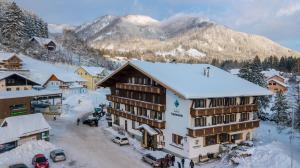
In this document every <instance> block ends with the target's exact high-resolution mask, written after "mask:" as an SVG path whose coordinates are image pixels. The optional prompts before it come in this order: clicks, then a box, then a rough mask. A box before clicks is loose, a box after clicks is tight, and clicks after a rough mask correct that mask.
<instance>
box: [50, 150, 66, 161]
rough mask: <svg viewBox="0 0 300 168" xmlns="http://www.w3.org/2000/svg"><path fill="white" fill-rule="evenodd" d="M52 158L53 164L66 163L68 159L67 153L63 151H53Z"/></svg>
mask: <svg viewBox="0 0 300 168" xmlns="http://www.w3.org/2000/svg"><path fill="white" fill-rule="evenodd" d="M50 158H51V159H52V160H53V162H60V161H65V160H66V159H67V158H66V155H65V152H64V151H63V150H62V149H56V150H53V151H51V152H50Z"/></svg>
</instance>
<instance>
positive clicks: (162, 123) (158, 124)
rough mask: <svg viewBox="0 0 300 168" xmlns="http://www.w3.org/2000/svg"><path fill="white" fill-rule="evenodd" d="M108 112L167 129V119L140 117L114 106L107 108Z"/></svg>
mask: <svg viewBox="0 0 300 168" xmlns="http://www.w3.org/2000/svg"><path fill="white" fill-rule="evenodd" d="M107 112H109V113H111V114H114V115H117V116H120V117H124V118H127V119H129V120H133V121H136V122H139V123H142V124H147V125H149V126H151V127H154V128H159V129H165V121H155V120H152V119H147V118H143V117H139V116H136V115H134V114H130V113H127V112H124V111H120V110H117V109H114V108H111V107H109V108H107Z"/></svg>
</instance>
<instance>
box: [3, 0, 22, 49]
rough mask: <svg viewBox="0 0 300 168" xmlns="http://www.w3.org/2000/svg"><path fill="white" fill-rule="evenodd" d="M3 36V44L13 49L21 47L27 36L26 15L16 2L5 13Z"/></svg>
mask: <svg viewBox="0 0 300 168" xmlns="http://www.w3.org/2000/svg"><path fill="white" fill-rule="evenodd" d="M2 21H3V22H4V24H3V25H2V29H1V34H2V36H3V42H4V43H5V44H7V45H10V46H13V47H19V46H20V44H21V42H22V38H23V37H24V36H25V29H24V15H23V12H22V10H21V9H20V8H19V7H18V6H17V4H16V3H15V2H13V3H11V5H9V6H8V8H7V10H6V11H5V13H4V17H3V20H2Z"/></svg>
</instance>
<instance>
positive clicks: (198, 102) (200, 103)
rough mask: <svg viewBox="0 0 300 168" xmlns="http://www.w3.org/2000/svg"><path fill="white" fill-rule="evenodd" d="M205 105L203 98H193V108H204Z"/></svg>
mask: <svg viewBox="0 0 300 168" xmlns="http://www.w3.org/2000/svg"><path fill="white" fill-rule="evenodd" d="M205 107H206V101H205V99H199V100H195V108H205Z"/></svg>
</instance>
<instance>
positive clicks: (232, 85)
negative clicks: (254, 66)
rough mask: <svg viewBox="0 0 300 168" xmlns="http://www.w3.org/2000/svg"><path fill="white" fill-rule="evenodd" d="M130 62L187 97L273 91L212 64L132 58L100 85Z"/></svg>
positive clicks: (243, 94) (244, 94)
mask: <svg viewBox="0 0 300 168" xmlns="http://www.w3.org/2000/svg"><path fill="white" fill-rule="evenodd" d="M128 65H131V66H133V67H134V68H136V69H137V70H139V71H141V72H142V73H144V74H145V75H146V76H148V77H150V78H152V79H153V80H155V81H156V82H158V83H159V84H161V85H162V86H164V87H166V88H167V89H169V90H171V91H173V92H174V93H176V94H178V95H179V96H182V97H183V98H186V99H199V98H214V97H236V96H261V95H271V94H272V92H270V91H269V90H267V89H265V88H262V87H260V86H258V85H255V84H253V83H251V82H249V81H246V80H244V79H242V78H239V77H237V76H235V75H232V74H230V73H228V72H226V71H224V70H222V69H220V68H217V67H215V66H212V65H209V64H182V63H158V62H156V63H152V62H145V61H131V62H128V63H126V64H124V65H123V66H122V67H120V68H119V69H118V70H116V71H115V72H113V73H112V74H110V75H109V76H107V77H106V78H104V79H103V80H101V81H100V82H99V83H98V84H99V85H101V84H102V83H104V82H105V81H106V80H108V79H109V78H110V77H112V76H113V75H115V74H116V73H118V72H119V71H121V70H122V69H123V68H124V67H126V66H128ZM208 67H209V68H210V70H209V77H207V76H205V75H204V69H207V68H208Z"/></svg>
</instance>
